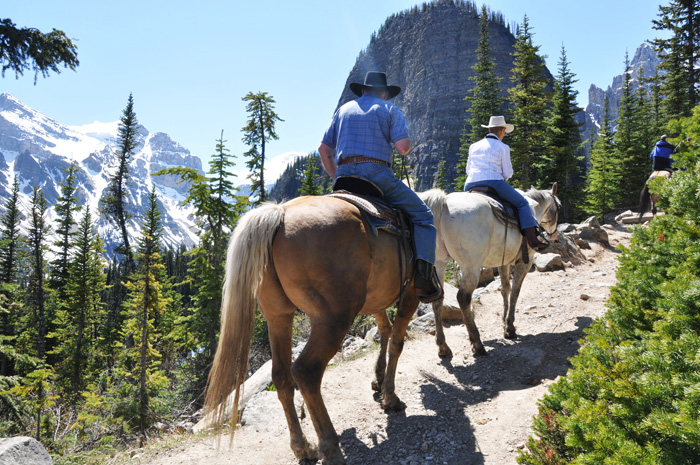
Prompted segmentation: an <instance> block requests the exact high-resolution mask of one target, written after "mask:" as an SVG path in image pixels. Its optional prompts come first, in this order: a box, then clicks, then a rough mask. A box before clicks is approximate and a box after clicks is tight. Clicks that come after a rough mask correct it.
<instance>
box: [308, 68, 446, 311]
mask: <svg viewBox="0 0 700 465" xmlns="http://www.w3.org/2000/svg"><path fill="white" fill-rule="evenodd" d="M350 90H352V91H353V92H354V93H355V95H357V96H359V98H358V99H356V100H353V101H351V102H348V103H346V104H345V105H343V106H341V107H340V108H338V110H337V111H336V112H335V114H334V115H333V118H332V119H331V123H330V125H329V127H328V129H327V130H326V133H325V134H324V135H323V140H322V142H321V146H320V147H319V149H318V151H319V153H320V154H321V161H322V162H323V166H324V168H325V169H326V171H327V172H328V174H329V175H330V176H331V177H332V178H334V179H337V178H338V177H341V176H355V177H360V178H363V179H366V180H368V181H370V182H372V183H373V184H374V185H375V186H377V187H379V189H381V190H382V192H383V193H384V199H385V200H386V201H387V202H389V203H390V204H391V205H393V206H395V207H396V208H400V209H402V210H403V211H405V212H406V214H407V215H408V216H409V218H410V220H411V222H412V223H413V240H414V243H415V246H416V266H415V268H416V276H415V279H414V288H415V290H416V294H417V295H418V297H419V298H420V300H421V301H422V302H426V303H427V302H433V301H435V300H437V299H439V298H441V297H442V295H443V290H442V286H441V284H440V282H439V280H438V279H437V273H436V272H435V265H434V263H435V244H436V237H437V231H436V229H435V225H434V224H433V213H432V212H431V211H430V209H429V208H428V207H427V206H426V205H425V203H423V201H422V200H421V199H420V198H419V197H418V196H417V195H416V193H415V192H413V191H412V190H411V189H410V188H409V187H408V186H406V185H405V184H404V183H403V182H401V181H400V180H399V179H397V178H396V176H395V175H394V171H393V170H392V168H391V160H392V158H393V157H392V155H393V148H396V150H397V151H398V152H399V154H401V155H402V156H406V154H408V152H410V151H411V149H412V148H413V142H412V141H411V139H410V138H409V136H408V126H407V125H406V118H405V117H404V115H403V113H402V112H401V110H399V108H398V107H397V106H396V105H394V104H392V103H391V102H389V101H388V100H389V99H391V98H393V97H395V96H397V95H398V94H399V92H401V88H400V87H398V86H389V85H387V79H386V74H385V73H380V72H376V71H370V72H368V73H367V75H366V76H365V82H364V84H359V83H351V84H350ZM392 144H393V148H392Z"/></svg>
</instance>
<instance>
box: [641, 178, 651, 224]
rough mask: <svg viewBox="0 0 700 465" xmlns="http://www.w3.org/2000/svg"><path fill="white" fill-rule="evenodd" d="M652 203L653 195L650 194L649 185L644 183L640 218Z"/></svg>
mask: <svg viewBox="0 0 700 465" xmlns="http://www.w3.org/2000/svg"><path fill="white" fill-rule="evenodd" d="M650 203H651V196H650V194H649V186H647V185H646V184H644V188H643V189H642V192H641V193H640V194H639V218H641V217H642V216H643V215H644V212H646V211H647V209H648V208H649V204H650Z"/></svg>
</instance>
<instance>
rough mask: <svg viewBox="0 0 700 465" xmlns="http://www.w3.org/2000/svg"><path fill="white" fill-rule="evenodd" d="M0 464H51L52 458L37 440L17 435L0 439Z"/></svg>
mask: <svg viewBox="0 0 700 465" xmlns="http://www.w3.org/2000/svg"><path fill="white" fill-rule="evenodd" d="M0 464H2V465H52V464H53V460H52V459H51V456H50V455H49V453H48V452H46V449H45V448H44V446H42V445H41V443H40V442H39V441H37V440H36V439H34V438H30V437H26V436H17V437H14V438H2V439H0Z"/></svg>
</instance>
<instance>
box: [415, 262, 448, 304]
mask: <svg viewBox="0 0 700 465" xmlns="http://www.w3.org/2000/svg"><path fill="white" fill-rule="evenodd" d="M413 288H414V289H415V291H416V295H417V296H418V299H419V300H420V301H421V302H423V303H425V304H427V303H430V302H434V301H436V300H438V299H441V298H442V297H443V295H444V292H443V289H442V283H440V280H439V279H438V275H437V271H436V270H435V265H433V264H432V263H428V262H426V261H425V260H421V259H418V260H416V270H415V273H414V278H413Z"/></svg>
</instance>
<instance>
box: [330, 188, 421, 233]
mask: <svg viewBox="0 0 700 465" xmlns="http://www.w3.org/2000/svg"><path fill="white" fill-rule="evenodd" d="M327 196H328V197H335V198H338V199H342V200H345V201H346V202H349V203H351V204H353V205H355V206H356V207H357V208H359V209H360V211H361V212H362V213H363V214H364V215H365V219H366V220H367V222H368V223H369V225H370V226H371V227H372V233H373V234H374V235H375V236H376V235H377V231H378V230H379V229H383V230H385V231H387V232H390V233H392V234H397V235H400V234H403V235H410V232H411V228H410V227H409V226H408V225H409V224H410V223H409V222H408V219H407V217H406V215H405V214H404V213H403V212H401V211H400V210H397V209H395V208H393V207H392V206H391V205H389V204H388V203H386V202H385V201H383V200H380V199H378V198H376V197H367V196H363V195H359V194H353V193H352V192H348V191H344V190H339V191H335V192H333V193H330V194H327ZM399 215H400V216H399Z"/></svg>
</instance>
